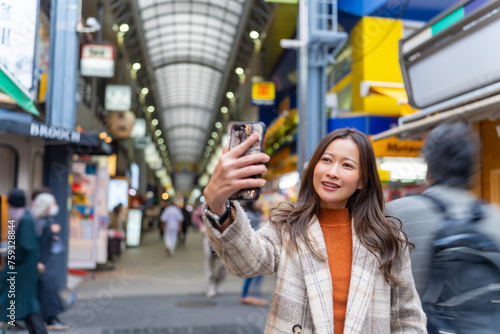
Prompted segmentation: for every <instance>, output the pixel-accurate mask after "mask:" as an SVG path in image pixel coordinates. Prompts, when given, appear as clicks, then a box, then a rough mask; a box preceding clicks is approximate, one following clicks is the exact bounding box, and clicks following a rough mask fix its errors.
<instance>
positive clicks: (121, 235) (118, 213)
mask: <svg viewBox="0 0 500 334" xmlns="http://www.w3.org/2000/svg"><path fill="white" fill-rule="evenodd" d="M126 220H127V218H126V212H125V209H124V207H123V204H122V203H118V204H117V205H116V206H115V207H114V208H113V210H112V211H111V213H110V215H109V225H108V260H110V261H111V262H114V259H115V257H116V256H120V254H121V252H122V249H123V248H124V243H125V242H124V240H125V233H126Z"/></svg>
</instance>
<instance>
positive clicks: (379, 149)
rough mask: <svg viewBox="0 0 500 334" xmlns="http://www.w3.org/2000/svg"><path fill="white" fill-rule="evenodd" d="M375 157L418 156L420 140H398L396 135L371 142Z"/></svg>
mask: <svg viewBox="0 0 500 334" xmlns="http://www.w3.org/2000/svg"><path fill="white" fill-rule="evenodd" d="M372 145H373V150H374V151H375V156H376V157H418V156H420V149H421V147H422V141H421V140H399V139H398V138H397V137H390V138H387V139H382V140H377V141H376V142H372Z"/></svg>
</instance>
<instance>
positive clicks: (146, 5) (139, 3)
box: [137, 0, 156, 8]
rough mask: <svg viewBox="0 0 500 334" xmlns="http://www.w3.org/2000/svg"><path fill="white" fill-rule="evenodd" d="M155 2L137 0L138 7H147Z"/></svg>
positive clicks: (152, 0)
mask: <svg viewBox="0 0 500 334" xmlns="http://www.w3.org/2000/svg"><path fill="white" fill-rule="evenodd" d="M155 3H156V1H155V0H137V5H138V6H139V8H144V7H149V6H151V5H154V4H155Z"/></svg>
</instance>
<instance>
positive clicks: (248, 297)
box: [240, 201, 269, 306]
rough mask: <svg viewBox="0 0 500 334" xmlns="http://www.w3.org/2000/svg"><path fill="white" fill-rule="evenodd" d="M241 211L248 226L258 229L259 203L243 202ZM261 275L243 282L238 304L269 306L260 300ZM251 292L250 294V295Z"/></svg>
mask: <svg viewBox="0 0 500 334" xmlns="http://www.w3.org/2000/svg"><path fill="white" fill-rule="evenodd" d="M242 206H243V209H244V210H245V212H246V214H247V216H248V220H249V221H250V225H251V226H252V229H253V230H254V231H257V230H258V229H259V228H260V223H261V221H262V220H261V216H262V211H261V203H260V202H258V201H247V202H243V205H242ZM263 277H264V276H263V275H258V276H254V277H248V278H246V279H245V280H244V281H243V289H242V290H241V297H240V303H241V304H250V305H256V306H265V305H268V304H269V301H267V300H266V299H264V298H261V296H262V293H261V291H260V287H261V283H262V278H263ZM251 291H252V293H250V292H251Z"/></svg>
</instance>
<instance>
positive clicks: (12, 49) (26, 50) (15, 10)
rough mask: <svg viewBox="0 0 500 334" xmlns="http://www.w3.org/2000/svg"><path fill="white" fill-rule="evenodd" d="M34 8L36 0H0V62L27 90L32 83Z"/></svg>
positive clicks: (34, 33) (36, 3)
mask: <svg viewBox="0 0 500 334" xmlns="http://www.w3.org/2000/svg"><path fill="white" fill-rule="evenodd" d="M37 12H38V1H37V0H23V1H19V0H0V62H1V63H2V64H3V65H4V66H5V67H6V68H7V70H8V71H9V72H10V73H12V74H13V75H14V76H15V78H16V79H17V81H19V82H20V84H21V85H22V87H21V88H23V89H25V90H27V91H31V89H32V86H33V62H34V58H35V37H36V24H37V17H38V16H37Z"/></svg>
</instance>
